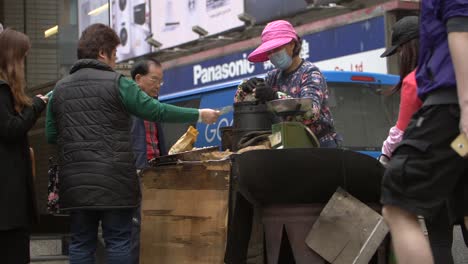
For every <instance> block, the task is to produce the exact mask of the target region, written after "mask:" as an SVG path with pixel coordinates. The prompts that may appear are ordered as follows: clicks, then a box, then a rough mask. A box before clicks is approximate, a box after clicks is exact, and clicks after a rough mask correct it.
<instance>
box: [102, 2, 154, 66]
mask: <svg viewBox="0 0 468 264" xmlns="http://www.w3.org/2000/svg"><path fill="white" fill-rule="evenodd" d="M150 18H151V17H150V7H149V0H111V27H112V28H113V29H114V30H115V32H116V33H117V35H118V36H119V37H120V41H121V45H120V46H119V47H118V48H117V61H122V60H127V59H131V58H134V57H138V56H142V55H145V54H147V53H149V52H151V46H150V45H149V44H148V43H146V41H145V39H146V37H147V36H148V35H150V34H151V28H150V26H151V22H150V20H151V19H150Z"/></svg>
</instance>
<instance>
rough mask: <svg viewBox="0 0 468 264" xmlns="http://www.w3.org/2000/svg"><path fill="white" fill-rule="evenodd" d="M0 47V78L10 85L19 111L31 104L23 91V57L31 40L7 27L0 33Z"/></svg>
mask: <svg viewBox="0 0 468 264" xmlns="http://www.w3.org/2000/svg"><path fill="white" fill-rule="evenodd" d="M0 47H2V48H1V49H0V79H2V80H4V81H5V82H7V83H8V85H9V86H10V89H11V93H12V94H13V99H14V106H15V110H16V111H17V112H21V110H23V108H24V107H25V106H31V104H32V100H31V98H30V97H29V96H27V95H26V92H25V87H26V81H25V77H24V59H25V58H26V54H27V53H28V51H29V49H30V48H31V42H30V41H29V38H28V36H26V35H25V34H23V33H21V32H19V31H16V30H13V29H9V28H7V29H5V30H4V31H2V32H1V33H0Z"/></svg>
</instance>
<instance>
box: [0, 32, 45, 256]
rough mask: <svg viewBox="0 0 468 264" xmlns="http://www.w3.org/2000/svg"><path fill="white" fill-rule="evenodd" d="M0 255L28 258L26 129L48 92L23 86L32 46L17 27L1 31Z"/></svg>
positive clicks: (31, 214)
mask: <svg viewBox="0 0 468 264" xmlns="http://www.w3.org/2000/svg"><path fill="white" fill-rule="evenodd" d="M0 47H1V48H0V120H1V122H0V168H2V174H1V176H0V179H1V181H2V184H0V206H1V210H2V212H3V213H2V217H0V256H2V263H6V264H10V263H11V264H23V263H29V237H30V228H31V224H33V221H35V220H36V219H37V213H36V208H35V202H34V199H35V195H34V191H33V190H34V186H33V178H32V177H33V176H32V163H31V157H30V153H29V142H28V135H27V133H28V131H29V130H30V129H31V128H32V127H33V126H34V124H35V123H36V121H37V119H38V118H39V116H40V114H41V112H42V111H43V110H44V109H45V106H46V103H47V100H48V98H47V97H46V96H42V95H37V96H35V97H33V98H30V97H29V96H28V95H26V92H25V86H26V84H25V77H24V60H25V58H26V55H27V53H28V51H29V49H30V48H31V44H30V41H29V38H28V37H27V36H26V35H24V34H23V33H21V32H18V31H15V30H12V29H8V28H7V29H5V30H4V31H3V32H0Z"/></svg>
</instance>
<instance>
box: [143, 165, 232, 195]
mask: <svg viewBox="0 0 468 264" xmlns="http://www.w3.org/2000/svg"><path fill="white" fill-rule="evenodd" d="M226 168H230V165H229V163H228V162H227V161H226V162H219V164H216V163H215V162H209V163H206V164H205V163H196V164H192V163H189V164H180V165H177V166H172V165H170V166H160V167H155V168H153V169H150V170H145V172H144V177H143V185H144V186H145V187H146V188H150V189H171V190H226V188H227V186H228V176H229V170H227V169H226Z"/></svg>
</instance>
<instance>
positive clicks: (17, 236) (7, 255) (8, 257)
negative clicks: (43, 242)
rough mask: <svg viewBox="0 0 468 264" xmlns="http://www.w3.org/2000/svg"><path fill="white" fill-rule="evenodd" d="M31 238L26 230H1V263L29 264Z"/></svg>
mask: <svg viewBox="0 0 468 264" xmlns="http://www.w3.org/2000/svg"><path fill="white" fill-rule="evenodd" d="M29 236H30V232H29V231H28V230H25V229H13V230H0V258H1V263H4V264H26V263H29Z"/></svg>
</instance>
